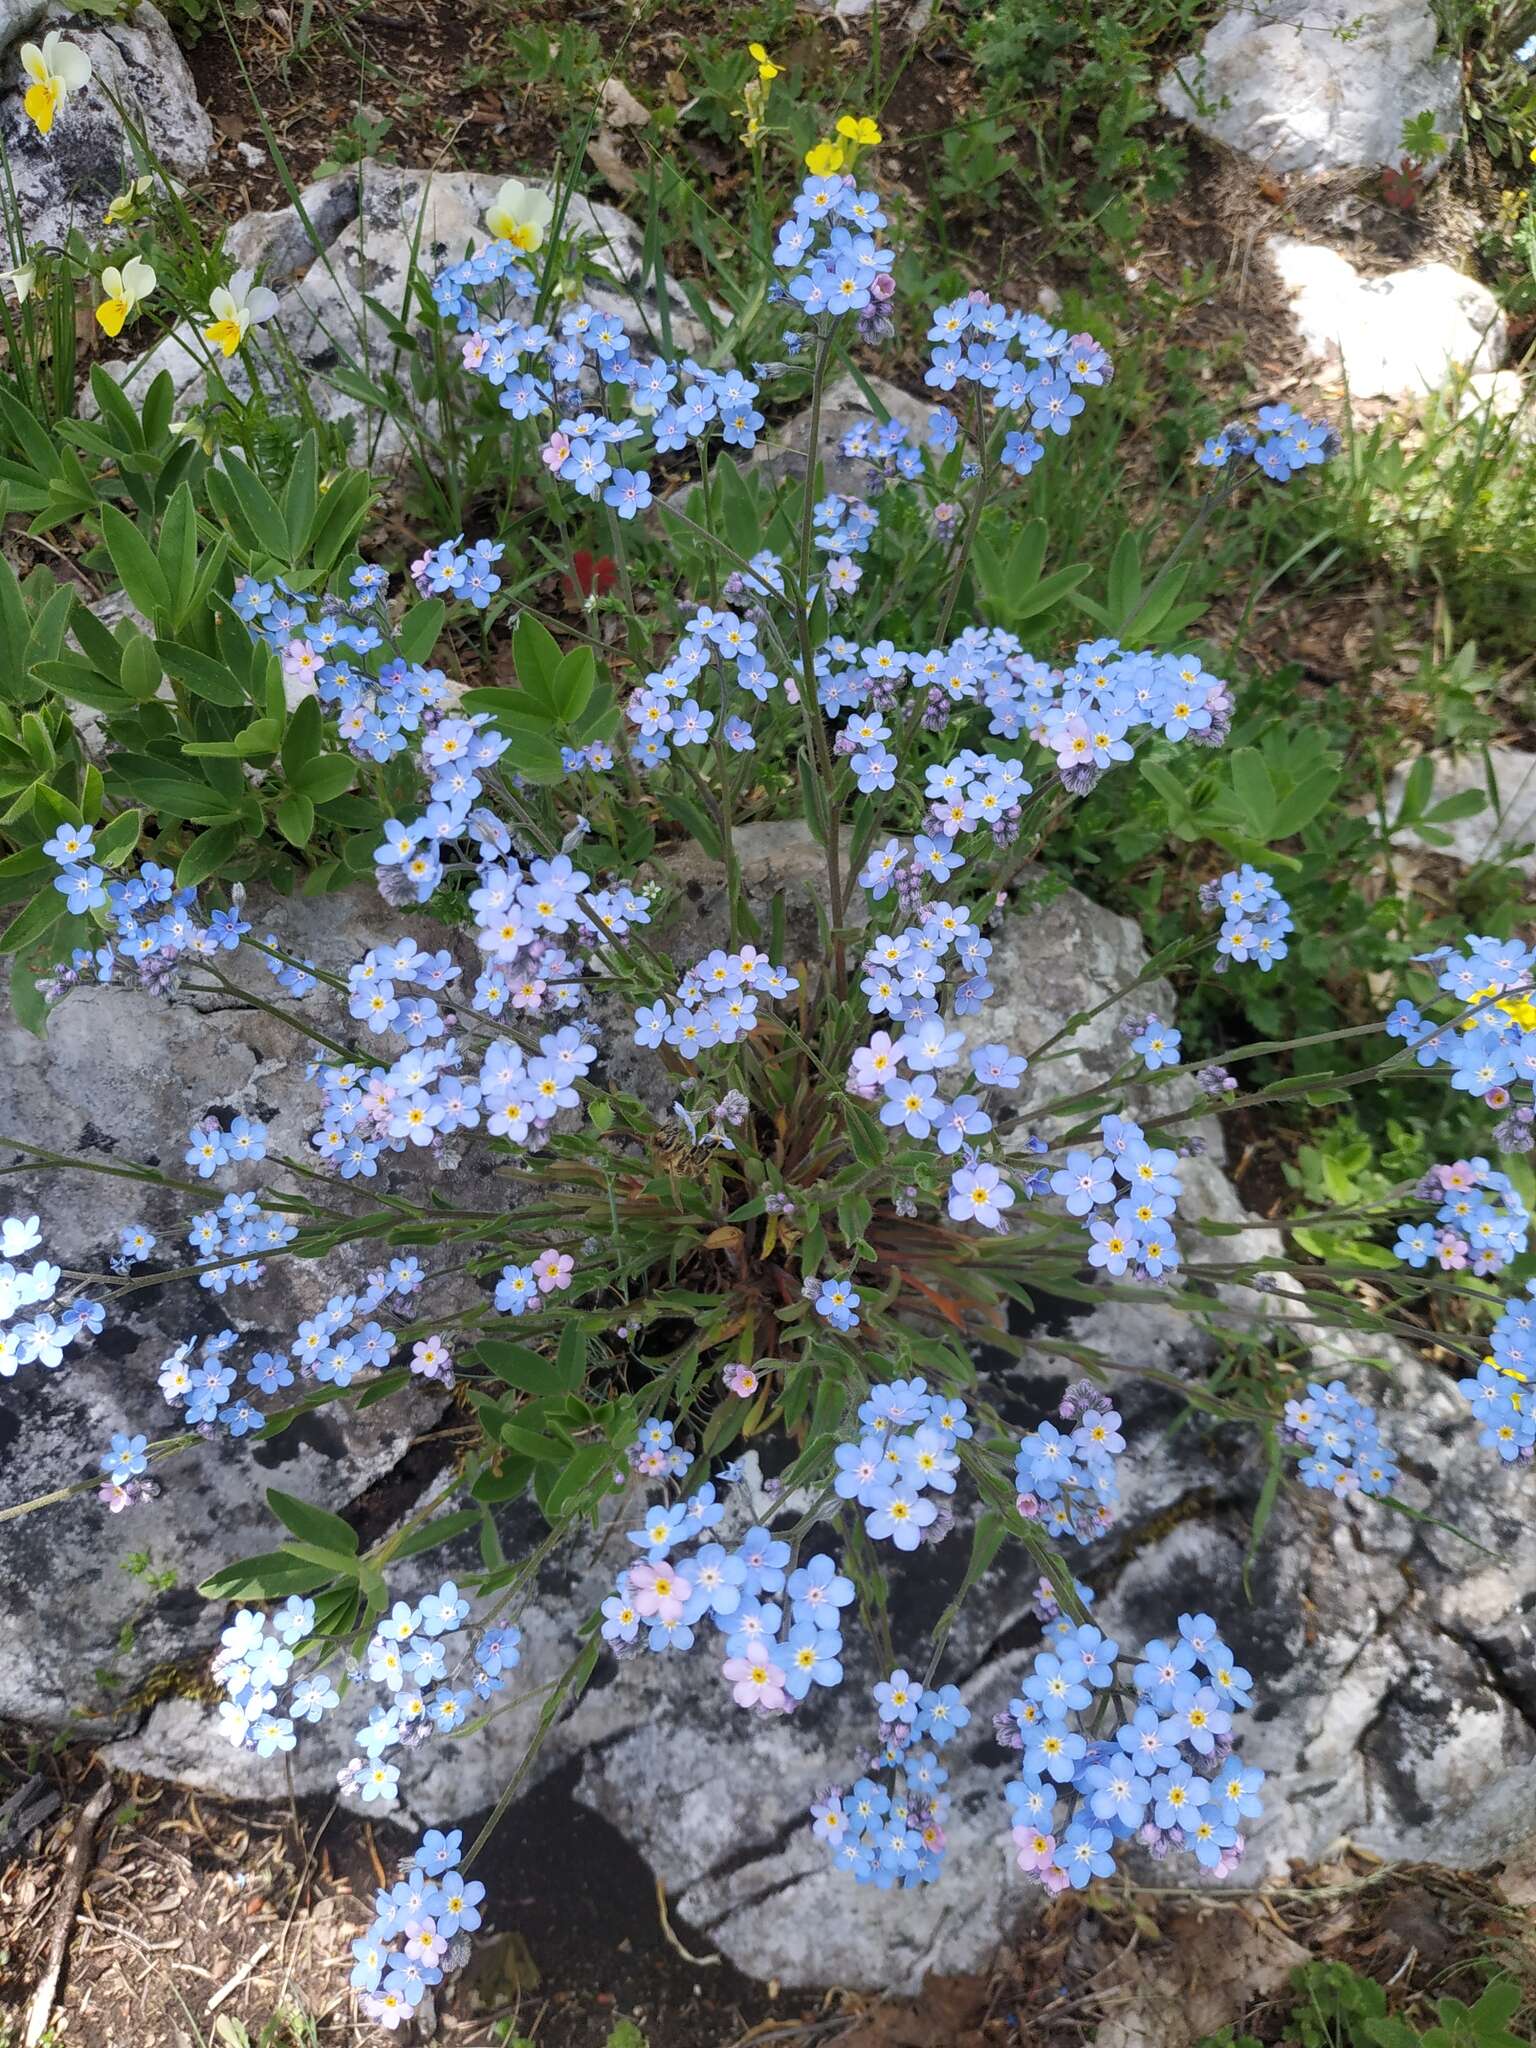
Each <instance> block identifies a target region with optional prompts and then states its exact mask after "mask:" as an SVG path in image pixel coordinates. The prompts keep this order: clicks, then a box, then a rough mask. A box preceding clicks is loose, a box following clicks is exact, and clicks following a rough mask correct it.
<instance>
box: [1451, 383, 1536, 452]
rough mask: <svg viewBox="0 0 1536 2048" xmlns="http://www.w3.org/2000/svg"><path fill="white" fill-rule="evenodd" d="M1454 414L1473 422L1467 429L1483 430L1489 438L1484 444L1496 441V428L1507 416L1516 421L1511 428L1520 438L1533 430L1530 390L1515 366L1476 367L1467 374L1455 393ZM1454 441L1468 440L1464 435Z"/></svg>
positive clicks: (1463, 442)
mask: <svg viewBox="0 0 1536 2048" xmlns="http://www.w3.org/2000/svg"><path fill="white" fill-rule="evenodd" d="M1456 417H1457V418H1458V419H1462V420H1472V421H1474V422H1476V424H1475V426H1474V427H1473V428H1472V429H1471V430H1470V431H1471V432H1472V433H1474V434H1475V433H1480V432H1486V433H1487V434H1488V435H1489V441H1488V443H1487V444H1485V445H1489V446H1497V445H1498V442H1499V441H1500V440H1501V439H1502V435H1501V434H1500V433H1499V431H1498V430H1499V429H1500V428H1501V427H1502V426H1503V424H1504V422H1505V421H1507V420H1513V421H1515V422H1516V425H1515V426H1514V428H1513V430H1512V431H1513V432H1514V433H1515V434H1516V435H1517V436H1518V437H1519V438H1521V439H1522V440H1529V439H1530V437H1531V436H1532V435H1533V434H1536V411H1533V410H1532V408H1531V405H1530V393H1529V392H1528V391H1527V389H1526V385H1525V379H1524V378H1523V377H1522V376H1521V374H1520V372H1519V371H1518V370H1479V371H1478V372H1477V374H1476V375H1475V376H1472V377H1469V378H1468V379H1467V381H1466V383H1465V384H1464V385H1463V386H1462V387H1461V390H1460V392H1459V393H1458V394H1457V399H1456ZM1457 445H1458V447H1467V446H1468V445H1470V444H1469V442H1468V441H1467V440H1466V439H1458V442H1457Z"/></svg>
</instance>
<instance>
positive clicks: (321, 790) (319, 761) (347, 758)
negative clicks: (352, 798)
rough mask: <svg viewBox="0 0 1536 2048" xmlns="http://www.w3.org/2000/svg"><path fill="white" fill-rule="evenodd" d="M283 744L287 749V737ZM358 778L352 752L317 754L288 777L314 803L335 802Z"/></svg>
mask: <svg viewBox="0 0 1536 2048" xmlns="http://www.w3.org/2000/svg"><path fill="white" fill-rule="evenodd" d="M283 744H284V747H285V749H286V746H287V741H286V739H285V740H284V743H283ZM356 779H357V763H356V761H354V760H353V758H352V756H351V755H350V754H317V755H316V756H315V757H314V759H313V760H310V761H305V762H302V763H301V764H300V765H299V766H298V767H297V768H295V769H293V770H292V772H291V773H290V775H289V777H288V780H289V781H290V782H291V783H292V784H293V787H294V788H295V789H297V790H301V791H302V792H303V793H304V795H305V796H307V797H308V798H309V800H310V802H311V803H314V804H326V803H331V802H333V801H334V800H335V799H336V798H337V797H339V796H340V795H341V793H342V791H343V790H346V789H350V788H351V786H352V784H353V783H354V782H355V781H356Z"/></svg>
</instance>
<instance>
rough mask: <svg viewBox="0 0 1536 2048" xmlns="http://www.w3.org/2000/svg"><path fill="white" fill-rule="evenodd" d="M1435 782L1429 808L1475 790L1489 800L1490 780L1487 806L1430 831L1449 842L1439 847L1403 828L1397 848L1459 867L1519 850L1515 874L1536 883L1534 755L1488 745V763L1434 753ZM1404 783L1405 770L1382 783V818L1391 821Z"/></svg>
mask: <svg viewBox="0 0 1536 2048" xmlns="http://www.w3.org/2000/svg"><path fill="white" fill-rule="evenodd" d="M1434 758H1435V780H1434V785H1433V788H1432V791H1431V794H1430V799H1429V808H1430V809H1431V810H1433V809H1434V807H1435V805H1436V804H1440V803H1444V802H1445V800H1446V799H1447V798H1448V797H1453V796H1460V795H1462V794H1463V793H1464V792H1465V791H1467V790H1474V789H1475V790H1476V791H1478V793H1479V794H1480V795H1482V796H1484V797H1488V796H1489V794H1490V791H1489V782H1490V779H1491V781H1492V785H1493V788H1492V802H1491V804H1488V805H1485V807H1484V808H1483V809H1482V810H1481V811H1474V812H1473V813H1472V815H1471V816H1470V817H1467V818H1455V819H1453V820H1452V821H1451V822H1450V823H1449V824H1447V825H1441V826H1437V827H1436V828H1435V829H1436V830H1437V831H1439V832H1442V833H1444V834H1446V835H1447V836H1448V838H1449V840H1450V844H1449V845H1444V844H1442V843H1440V842H1438V841H1436V840H1433V839H1426V838H1425V837H1424V836H1423V835H1422V834H1421V833H1420V832H1418V831H1416V830H1412V829H1410V830H1407V831H1404V832H1400V833H1399V834H1398V835H1397V839H1396V843H1397V844H1398V845H1400V846H1420V847H1423V848H1424V849H1425V850H1426V851H1428V852H1431V853H1440V854H1444V855H1446V856H1447V857H1448V858H1449V859H1451V860H1454V861H1459V862H1460V863H1461V865H1462V866H1463V867H1474V866H1476V864H1477V863H1478V862H1479V861H1491V860H1500V859H1502V858H1504V856H1505V855H1506V854H1508V853H1510V852H1512V851H1513V850H1514V849H1515V848H1516V847H1524V848H1525V849H1526V851H1525V852H1524V853H1522V854H1521V855H1520V857H1519V859H1518V860H1517V862H1516V865H1517V866H1518V868H1519V870H1520V872H1521V873H1522V874H1523V875H1527V876H1529V877H1530V879H1531V880H1532V881H1536V852H1532V851H1530V848H1531V844H1532V842H1533V841H1536V754H1530V753H1524V752H1522V751H1521V750H1520V748H1518V747H1490V748H1489V749H1488V754H1487V763H1486V766H1485V764H1484V760H1483V757H1482V756H1481V755H1472V754H1460V755H1456V754H1437V755H1436V756H1435V757H1434ZM1407 780H1408V766H1407V765H1405V766H1404V767H1402V768H1399V769H1398V770H1397V772H1396V773H1395V774H1394V775H1393V777H1392V780H1391V781H1390V782H1389V783H1388V785H1387V815H1388V817H1389V818H1390V817H1393V816H1395V815H1396V813H1397V811H1398V808H1399V807H1400V805H1401V803H1402V800H1403V790H1404V788H1405V786H1406V784H1407Z"/></svg>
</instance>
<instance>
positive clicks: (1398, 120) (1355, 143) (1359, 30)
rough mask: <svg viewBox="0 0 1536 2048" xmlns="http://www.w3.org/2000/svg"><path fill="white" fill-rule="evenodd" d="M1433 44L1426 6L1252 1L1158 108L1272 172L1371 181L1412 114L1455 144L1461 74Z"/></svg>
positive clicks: (1381, 0)
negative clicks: (1360, 173)
mask: <svg viewBox="0 0 1536 2048" xmlns="http://www.w3.org/2000/svg"><path fill="white" fill-rule="evenodd" d="M1437 37H1438V31H1437V28H1436V24H1435V17H1434V13H1433V11H1432V9H1431V7H1430V5H1429V0H1255V4H1251V5H1240V6H1237V7H1233V8H1231V9H1230V10H1229V11H1228V12H1227V13H1226V14H1224V15H1223V16H1222V18H1221V20H1220V21H1218V22H1217V24H1216V26H1215V27H1214V28H1213V29H1212V30H1211V32H1210V34H1209V35H1208V36H1207V37H1206V39H1205V44H1204V47H1203V48H1202V49H1201V50H1200V51H1199V52H1197V53H1192V54H1191V55H1190V56H1189V57H1187V58H1185V59H1184V61H1183V62H1182V63H1181V64H1178V65H1176V66H1175V67H1174V69H1173V70H1172V71H1170V72H1169V74H1168V75H1167V77H1166V78H1165V79H1164V80H1163V83H1162V86H1161V87H1160V89H1159V98H1160V99H1161V100H1162V103H1163V105H1164V106H1165V107H1166V108H1167V110H1168V112H1169V113H1170V114H1175V115H1177V116H1178V117H1179V118H1180V119H1181V120H1186V121H1189V122H1191V123H1192V124H1193V125H1194V126H1195V127H1196V128H1198V129H1199V130H1200V131H1201V133H1202V134H1205V135H1209V136H1210V137H1211V138H1212V139H1213V140H1214V141H1217V142H1223V143H1225V144H1226V145H1227V147H1228V148H1229V149H1237V150H1241V151H1243V152H1244V153H1245V154H1246V155H1248V156H1251V157H1255V158H1257V159H1258V160H1259V161H1261V162H1262V163H1264V164H1266V165H1267V166H1268V167H1269V168H1270V169H1272V170H1275V171H1338V170H1350V169H1367V170H1375V169H1379V168H1380V167H1381V166H1383V165H1385V164H1392V163H1396V162H1397V161H1398V159H1399V157H1400V156H1401V155H1402V128H1403V123H1404V122H1405V121H1409V120H1412V119H1413V118H1414V116H1415V115H1418V114H1422V113H1425V112H1428V113H1432V114H1433V115H1434V117H1435V125H1436V127H1437V128H1438V129H1439V131H1440V133H1441V134H1442V135H1444V136H1446V137H1447V138H1454V137H1455V136H1456V135H1458V134H1459V133H1460V130H1461V82H1460V71H1459V68H1458V64H1457V60H1456V58H1455V57H1454V56H1453V55H1450V54H1437V52H1436V48H1435V45H1436V41H1437Z"/></svg>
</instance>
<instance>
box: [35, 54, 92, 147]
mask: <svg viewBox="0 0 1536 2048" xmlns="http://www.w3.org/2000/svg"><path fill="white" fill-rule="evenodd" d="M21 68H22V70H23V71H25V72H26V74H27V76H28V78H30V79H31V81H32V83H31V84H30V85H29V86H28V87H27V94H26V98H25V99H24V100H23V101H22V105H23V106H24V107H25V108H26V110H27V118H28V119H29V120H30V121H31V122H32V123H33V125H34V126H35V127H36V129H37V131H38V133H39V134H40V135H46V134H47V133H48V131H49V129H50V128H52V126H53V117H54V115H55V114H57V113H58V111H59V109H60V107H62V106H63V105H64V103H65V101H66V100H67V99H68V98H69V96H70V94H71V93H72V92H81V91H83V90H84V88H85V87H86V86H87V85H89V83H90V79H91V60H90V58H89V57H87V55H86V54H85V52H84V50H77V49H76V48H75V46H74V44H73V43H66V42H65V41H64V39H63V37H62V36H61V35H60V34H59V32H58V30H57V29H56V28H54V29H50V30H49V31H48V33H47V35H45V36H44V37H43V46H42V48H41V49H39V48H38V46H37V44H36V43H23V44H22V46H21Z"/></svg>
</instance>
